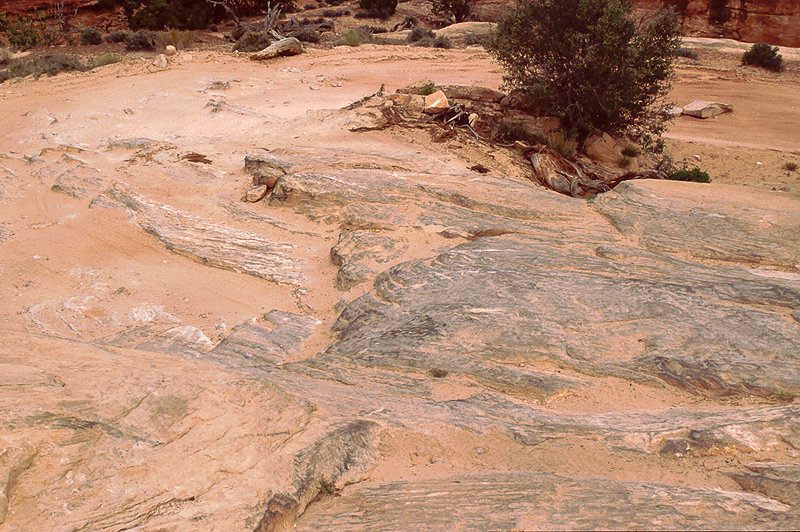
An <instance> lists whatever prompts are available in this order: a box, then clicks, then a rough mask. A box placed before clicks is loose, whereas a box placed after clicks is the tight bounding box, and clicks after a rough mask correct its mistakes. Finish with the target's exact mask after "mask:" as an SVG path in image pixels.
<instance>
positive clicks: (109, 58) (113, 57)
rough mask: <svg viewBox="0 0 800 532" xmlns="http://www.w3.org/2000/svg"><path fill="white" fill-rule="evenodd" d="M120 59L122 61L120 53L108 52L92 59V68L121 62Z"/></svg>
mask: <svg viewBox="0 0 800 532" xmlns="http://www.w3.org/2000/svg"><path fill="white" fill-rule="evenodd" d="M120 61H122V58H121V57H120V56H119V54H115V53H112V52H106V53H104V54H100V55H98V56H97V57H95V58H94V60H93V61H92V68H97V67H101V66H106V65H111V64H114V63H119V62H120Z"/></svg>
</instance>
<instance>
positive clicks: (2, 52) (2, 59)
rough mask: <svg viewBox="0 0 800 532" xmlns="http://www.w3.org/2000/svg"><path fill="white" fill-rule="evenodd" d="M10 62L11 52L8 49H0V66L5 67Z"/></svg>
mask: <svg viewBox="0 0 800 532" xmlns="http://www.w3.org/2000/svg"><path fill="white" fill-rule="evenodd" d="M10 62H11V52H10V51H9V50H8V48H0V65H7V64H9V63H10Z"/></svg>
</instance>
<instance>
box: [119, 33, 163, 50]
mask: <svg viewBox="0 0 800 532" xmlns="http://www.w3.org/2000/svg"><path fill="white" fill-rule="evenodd" d="M125 49H126V50H130V51H135V50H148V51H149V50H155V49H156V34H155V33H154V32H152V31H146V30H140V31H137V32H128V34H127V35H126V36H125Z"/></svg>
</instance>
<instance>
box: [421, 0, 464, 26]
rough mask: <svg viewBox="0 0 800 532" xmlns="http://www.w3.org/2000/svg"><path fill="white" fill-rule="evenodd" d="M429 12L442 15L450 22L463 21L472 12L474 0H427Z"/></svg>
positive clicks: (438, 15)
mask: <svg viewBox="0 0 800 532" xmlns="http://www.w3.org/2000/svg"><path fill="white" fill-rule="evenodd" d="M428 1H429V2H430V3H431V12H432V13H433V14H434V15H436V16H437V17H444V18H445V19H447V20H448V21H450V22H455V23H456V24H458V23H459V22H464V21H465V20H467V18H468V17H469V16H470V14H471V13H472V6H473V5H474V4H475V0H428Z"/></svg>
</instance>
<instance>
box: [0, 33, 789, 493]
mask: <svg viewBox="0 0 800 532" xmlns="http://www.w3.org/2000/svg"><path fill="white" fill-rule="evenodd" d="M692 46H696V47H697V49H698V50H699V51H700V54H701V56H700V60H699V61H697V62H694V61H687V60H681V62H680V65H679V67H678V71H677V78H676V82H675V85H674V89H673V91H672V93H671V99H672V100H673V101H674V102H675V103H677V104H678V105H683V104H686V103H688V102H689V101H691V100H694V99H706V100H718V101H722V102H725V103H730V104H732V105H733V107H734V112H733V113H730V114H726V115H723V116H720V117H718V118H716V119H712V120H705V121H703V120H698V119H694V118H689V117H680V118H678V119H677V120H675V121H674V122H673V123H672V124H671V126H670V128H669V130H668V133H667V135H666V138H667V141H668V142H667V144H668V153H669V154H671V155H672V156H673V157H674V158H675V159H677V160H681V159H684V158H687V159H689V160H691V161H694V162H696V163H697V165H699V166H700V167H701V168H703V169H705V170H707V171H708V172H709V174H710V175H711V177H712V180H713V181H715V182H719V183H732V184H741V185H747V186H755V187H768V188H774V189H777V190H783V191H785V192H786V193H787V194H800V172H798V171H789V170H786V169H785V168H784V167H785V165H786V163H789V162H796V163H798V164H800V74H799V72H800V69H798V64H797V62H796V61H795V62H793V63H792V64H791V65H790V68H789V70H788V71H787V72H786V73H784V74H781V75H777V74H770V73H767V72H763V71H759V70H756V69H753V68H745V67H742V66H740V65H739V64H738V57H739V56H738V55H736V54H734V53H732V52H727V51H725V50H724V49H721V48H720V47H719V46H715V45H714V43H711V44H709V43H704V42H701V41H697V42H693V43H692ZM151 62H152V55H146V54H145V55H143V56H141V57H140V56H139V55H129V56H126V57H125V60H124V61H123V62H121V63H118V64H113V65H109V66H105V67H102V68H99V69H95V70H93V71H91V72H87V73H67V74H62V75H59V76H56V77H53V78H42V79H40V80H38V81H37V80H32V79H24V80H21V81H12V82H7V83H4V84H2V85H0V132H2V133H0V237H1V236H2V234H3V231H5V232H6V234H8V233H11V232H13V234H14V236H15V237H14V238H13V239H10V240H8V241H6V242H3V239H2V238H0V279H2V282H0V323H3V324H4V326H5V327H9V328H13V329H17V330H27V331H29V332H34V333H41V332H50V333H56V334H59V335H62V336H66V337H72V338H75V339H79V340H91V339H94V338H99V337H103V336H107V335H109V334H112V333H113V332H114V331H113V330H109V326H108V323H113V324H115V325H113V326H112V327H111V329H116V330H121V329H123V328H125V327H130V326H135V325H136V324H138V323H140V322H141V321H142V316H158V317H160V319H164V320H165V321H166V322H169V321H170V320H171V319H173V318H174V319H175V320H178V321H180V322H182V323H190V324H192V325H195V326H197V327H199V328H200V329H201V330H203V332H204V333H205V334H206V335H207V336H209V337H210V338H211V339H212V340H213V339H215V338H219V337H221V336H223V335H224V334H225V333H226V332H227V331H229V330H230V328H231V327H232V326H234V325H236V324H238V323H241V322H243V321H244V320H246V319H249V318H251V317H252V316H256V315H258V314H260V313H263V312H265V311H267V310H270V309H279V310H285V311H289V312H298V311H303V310H308V309H309V308H310V309H313V312H314V315H315V316H316V317H318V318H320V319H322V320H323V322H324V324H325V326H326V327H322V328H321V330H323V331H324V330H326V329H327V328H328V326H329V325H330V324H331V323H332V322H333V320H334V319H335V317H336V315H335V311H334V305H335V303H336V302H337V300H338V299H339V298H340V297H341V295H340V293H339V292H337V291H336V290H335V288H334V286H333V279H334V278H335V268H334V266H333V265H331V264H330V260H329V250H330V247H332V246H333V245H334V244H335V242H336V238H337V235H338V231H337V230H336V228H335V227H330V228H325V227H324V226H322V227H320V226H317V225H316V224H312V223H310V222H309V221H307V220H306V219H304V218H303V217H301V216H299V215H294V214H293V213H290V212H282V213H281V216H282V219H283V220H288V221H289V222H291V223H292V224H294V225H295V226H296V227H298V228H301V229H305V230H309V231H313V232H315V233H316V234H317V236H316V237H307V238H306V237H302V236H299V237H298V242H299V245H300V246H301V247H303V249H304V251H303V253H302V254H303V256H304V258H306V259H307V260H309V261H312V262H314V263H315V264H317V268H316V274H315V275H316V278H314V279H312V282H311V284H312V285H313V286H314V288H313V290H311V291H310V293H307V294H298V293H296V292H295V291H293V289H292V288H291V287H286V286H278V285H274V284H271V283H268V282H264V281H262V280H260V279H256V278H253V277H250V276H246V275H239V274H236V273H233V272H228V271H223V270H216V269H210V268H207V267H204V266H202V265H200V264H197V263H194V262H192V261H190V260H188V259H187V258H185V257H182V256H179V255H176V254H173V253H170V252H169V251H167V250H166V249H164V246H163V245H162V244H161V243H159V242H158V241H157V240H156V239H155V238H154V237H152V236H151V235H148V234H146V233H144V232H143V231H141V229H140V228H139V227H138V226H137V225H135V224H133V223H131V222H130V221H129V219H128V215H127V214H126V213H124V212H121V211H120V210H107V209H87V208H86V205H87V203H88V201H89V200H90V199H91V198H85V199H76V198H72V197H69V196H66V195H63V194H56V193H53V192H52V191H50V190H49V185H50V184H51V183H52V179H51V178H50V176H48V175H46V172H45V170H43V169H46V168H48V167H52V166H54V165H55V164H56V163H57V162H58V163H59V164H61V165H62V166H63V165H66V166H68V167H70V166H69V165H72V166H71V167H72V168H78V169H79V168H88V167H91V168H94V169H95V170H96V171H97V172H99V173H100V174H101V175H102V177H103V178H106V179H113V180H122V181H125V182H128V183H130V184H132V185H133V186H134V187H135V189H136V190H137V191H138V192H140V193H142V194H144V195H146V196H148V197H152V198H159V199H160V201H162V202H164V203H168V204H170V205H173V206H175V207H176V208H180V209H184V210H186V211H189V212H193V213H196V214H200V215H204V216H209V217H214V216H217V215H218V214H217V213H218V212H219V211H218V207H219V201H220V198H228V199H229V200H231V201H238V199H239V198H240V197H241V194H242V192H243V191H244V190H245V189H246V188H247V185H248V183H249V181H250V177H249V176H247V175H246V174H244V173H243V172H242V161H243V158H244V157H245V155H247V154H248V153H251V152H253V151H254V150H257V149H259V148H262V147H272V146H276V145H282V146H288V145H298V146H315V147H318V148H320V149H321V150H322V149H331V148H333V147H336V148H339V149H348V148H354V147H356V145H355V144H354V143H358V146H357V147H358V149H359V150H362V151H364V150H367V151H369V150H372V151H375V152H376V153H378V152H381V153H386V152H387V151H388V152H391V151H392V150H411V151H413V150H414V145H413V144H408V143H407V142H402V143H400V142H398V143H396V144H393V143H392V142H391V139H392V138H393V137H392V135H393V133H386V132H376V133H368V134H361V135H358V136H354V135H353V134H347V133H345V132H342V133H341V134H338V135H337V134H331V133H330V130H329V129H323V128H316V127H315V125H314V124H315V121H314V120H306V118H305V117H306V116H308V113H309V112H312V115H313V112H316V111H320V110H324V109H336V108H340V107H342V106H345V105H347V104H349V103H351V102H353V101H355V100H357V99H359V98H361V97H362V96H364V95H367V94H371V93H374V92H376V91H377V90H378V89H379V88H380V87H381V85H382V84H385V87H386V89H387V91H389V92H393V91H394V90H396V89H397V88H400V87H403V86H405V85H408V84H410V83H412V82H414V81H416V80H418V79H421V78H430V79H432V80H434V81H435V82H437V83H440V84H476V85H483V86H487V87H491V88H495V89H497V88H499V87H500V85H501V82H502V79H501V78H502V71H501V70H500V68H499V66H498V65H497V64H494V63H493V62H492V61H491V58H490V56H488V55H487V54H486V53H485V52H484V51H483V50H482V49H481V48H469V49H458V50H435V49H427V48H409V47H405V46H378V45H371V44H368V45H363V46H361V47H358V48H351V47H347V46H340V47H335V48H331V49H320V48H309V49H308V51H307V52H306V53H304V54H302V55H300V56H297V57H290V58H279V59H276V60H273V61H269V62H264V63H258V62H252V61H250V60H249V59H248V57H247V55H246V54H232V53H228V52H222V51H218V50H201V51H187V52H182V53H180V54H179V55H178V56H176V57H174V58H172V59H170V65H169V67H168V68H167V69H163V70H162V69H158V68H155V67H153V66H152V65H151ZM215 81H222V82H227V83H229V88H227V89H225V90H221V89H217V88H214V86H213V83H214V82H215ZM223 99H224V100H225V101H226V102H228V103H229V104H231V105H234V106H237V108H239V109H241V110H245V111H247V112H244V111H243V113H244V114H237V113H230V112H227V113H209V111H208V109H207V105H208V104H209V103H211V104H213V103H214V102H219V101H221V100H223ZM314 116H325V114H324V113H317V114H316V115H314ZM402 135H405V137H404V140H405V141H408V140H409V137H408V135H410V133H403V134H402ZM136 137H145V138H150V139H155V140H159V141H164V142H169V143H173V144H175V145H177V146H178V147H179V150H178V153H179V154H186V153H189V152H197V153H201V154H203V155H205V156H206V157H208V158H209V159H210V160H212V161H213V164H211V165H208V166H203V167H201V166H199V165H193V166H191V165H189V166H187V164H188V163H187V164H184V166H181V164H182V163H180V161H178V160H175V161H171V162H172V163H174V164H173V165H171V166H164V165H159V164H155V163H153V162H152V161H147V160H143V161H134V162H131V161H129V160H128V157H129V156H130V153H127V152H125V153H123V152H120V154H119V158H115V157H114V154H115V153H116V152H115V151H114V150H111V151H110V152H109V151H108V146H109V142H110V141H113V140H114V139H124V138H136ZM418 140H419V141H420V142H427V141H426V137H425V136H424V135H422V136H419V137H418ZM64 145H68V146H73V147H80V148H82V149H85V150H86V152H75V153H71V152H70V151H69V150H66V151H65V150H63V149H57V148H58V147H59V146H64ZM476 146H480V145H477V144H476V145H474V146H473V145H461V144H459V143H458V142H457V141H453V142H450V143H444V144H440V145H432V146H431V147H430V149H431V150H434V152H436V153H438V155H439V156H440V157H442V158H446V159H448V160H453V161H454V164H464V165H465V166H468V165H469V164H470V163H471V162H472V161H483V160H485V159H486V158H487V155H486V154H485V153H480V152H479V150H478V149H476ZM47 148H56V149H55V150H54V151H48V150H47ZM426 149H427V148H426ZM101 152H102V153H103V156H102V157H100V156H94V155H93V153H101ZM108 153H111V156H108ZM34 156H35V157H38V158H39V159H40V160H42V161H44V162H40V163H32V164H28V162H30V158H31V157H34ZM26 157H27V158H28V161H26ZM70 157H73V158H77V159H78V160H79V161H78V162H75V161H74V160H70ZM490 159H492V158H491V157H490ZM81 160H83V161H84V162H85V163H86V164H85V165H84V164H82V163H81V162H80V161H81ZM492 160H493V161H495V164H500V163H497V161H501V162H502V159H501V158H500V157H499V155H498V156H497V157H494V158H493V159H492ZM459 161H460V162H459ZM516 172H518V170H517V169H512V170H509V173H516ZM240 226H241V228H243V229H246V228H247V224H246V222H240ZM265 236H267V237H268V236H269V235H265ZM442 244H443V243H442V242H439V241H438V240H437V239H436V238H434V237H430V236H427V237H423V236H421V237H420V240H419V242H415V243H412V245H411V246H410V248H411V251H410V252H409V253H410V254H411V255H417V256H426V255H429V254H430V253H431V251H432V250H435V249H436V247H437V246H439V245H442ZM364 289H366V287H362V288H359V289H357V290H356V291H354V292H351V293H349V294H348V295H347V298H348V299H352V298H354V297H355V296H357V295H358V290H361V291H363V290H364ZM74 316H79V317H80V322H79V323H80V324H81V327H82V328H75V327H74V326H70V325H69V323H74V321H72V317H74ZM95 318H96V319H95ZM109 320H110V321H109ZM37 322H38V323H37ZM62 322H63V323H62ZM65 323H66V324H67V325H65ZM43 328H44V330H42V329H43ZM48 328H49V329H51V330H49V331H48V330H47V329H48ZM327 334H328V333H324V334H323V333H320V335H319V336H318V337H317V338H315V340H314V342H313V343H312V345H311V348H312V349H315V348H321V347H324V346H325V345H326V343H328V342H329V341H330V338H329V337H328V336H327ZM612 381H613V379H609V382H608V386H609V387H608V389H606V390H598V391H597V396H596V397H585V396H581V397H570V396H569V395H565V396H563V397H560V398H558V399H557V404H554V405H552V406H553V407H555V408H560V409H562V410H564V411H572V410H580V411H583V412H587V411H605V410H624V409H625V408H629V407H630V405H636V407H637V408H647V407H653V408H656V407H658V408H663V407H668V406H679V405H681V406H688V405H692V404H695V403H697V402H698V398H696V397H690V396H688V395H684V394H681V393H675V392H674V391H673V392H671V393H669V394H667V393H665V392H664V391H660V390H654V389H650V388H645V387H636V388H635V389H633V388H632V389H630V390H628V388H629V386H628V385H627V384H625V383H615V382H612ZM450 386H451V387H449V388H448V389H447V390H442V396H443V397H458V396H459V395H461V394H463V395H469V394H470V393H472V390H471V389H469V387H466V388H465V389H463V390H460V389H457V386H455V385H450ZM453 386H455V387H453ZM623 389H625V390H626V391H625V392H624V393H623V391H622V390H623ZM609 391H614V393H606V392H609ZM600 392H603V393H600ZM457 432H458V431H457V430H456V429H453V428H442V427H438V428H432V431H431V435H430V437H428V436H425V435H419V436H418V437H417V438H416V439H403V441H399V440H398V441H395V440H394V438H393V436H392V435H391V434H390V433H387V434H385V435H384V440H383V442H382V451H383V454H384V455H385V456H392V457H394V458H395V462H393V463H391V462H390V461H384V463H383V464H384V465H382V466H381V468H379V469H378V470H377V471H376V472H375V473H374V478H375V479H376V481H377V480H381V479H387V480H388V479H400V478H418V477H420V476H426V475H429V474H430V475H433V474H434V471H435V474H442V473H443V469H442V468H443V467H445V466H443V465H442V464H443V463H444V462H446V463H447V464H460V465H458V466H452V465H448V466H447V467H459V468H471V469H473V470H482V469H484V468H485V469H498V468H500V469H502V467H506V468H507V469H516V468H531V467H533V468H539V469H541V468H551V469H553V472H560V473H562V474H564V473H568V472H569V470H570V468H571V467H573V466H574V467H578V466H580V468H581V470H582V471H584V472H585V471H586V470H587V467H588V468H589V469H591V468H596V469H597V470H598V471H600V470H602V471H603V472H604V475H605V476H608V475H611V476H612V477H613V476H614V475H615V474H616V473H614V471H618V472H619V476H620V478H623V479H624V478H633V477H631V471H636V472H637V473H636V477H635V478H637V480H653V481H658V480H670V481H675V482H679V483H686V484H691V485H694V486H707V487H729V488H734V487H735V486H734V485H733V483H732V481H731V480H730V479H727V478H725V477H723V476H722V475H720V474H718V473H714V471H715V470H716V469H717V466H718V465H720V464H721V463H723V462H724V461H725V460H726V458H725V457H714V458H709V459H708V460H707V462H708V463H707V464H706V467H704V468H703V469H702V470H701V471H694V470H692V467H690V466H691V464H689V463H678V462H674V463H662V464H653V463H651V462H648V461H646V460H644V459H642V461H641V462H642V463H641V464H639V465H638V466H636V465H635V464H634V466H635V467H632V466H631V464H623V463H619V464H615V463H613V460H614V459H612V458H611V457H610V456H609V455H608V451H607V450H606V449H605V448H604V446H603V445H602V444H600V443H596V442H595V443H592V442H586V441H583V440H580V441H579V440H578V439H577V438H576V439H575V441H567V442H565V444H564V445H565V447H564V448H563V449H560V450H557V451H554V450H553V449H549V450H548V451H540V450H538V448H527V449H525V450H524V452H523V451H520V449H519V448H518V446H517V447H514V448H513V449H512V447H511V446H509V443H508V441H507V439H506V437H505V436H501V435H492V434H489V435H484V436H480V437H476V436H474V435H471V436H470V437H469V439H466V438H462V437H461V436H459V434H457ZM444 440H448V441H450V442H457V441H462V442H463V444H462V445H461V446H457V445H448V446H446V447H444V446H442V444H441V442H442V441H444ZM578 446H580V449H578ZM584 446H589V447H592V446H594V447H596V448H584ZM572 447H575V449H573V448H572ZM569 456H582V457H588V456H592V457H594V458H593V460H594V461H593V462H592V463H590V464H588V465H587V463H585V462H582V463H580V464H576V463H573V461H572V460H571V459H567V460H565V459H564V457H569ZM751 458H753V457H751ZM758 458H763V459H768V458H770V457H769V456H766V455H765V456H763V457H758ZM387 464H388V465H387ZM682 464H683V465H682Z"/></svg>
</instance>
